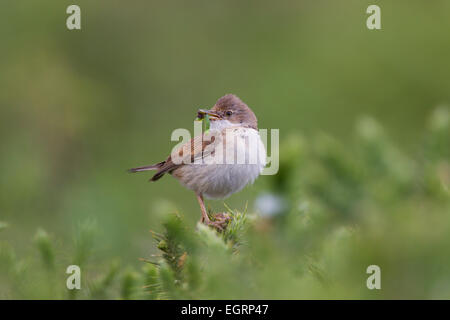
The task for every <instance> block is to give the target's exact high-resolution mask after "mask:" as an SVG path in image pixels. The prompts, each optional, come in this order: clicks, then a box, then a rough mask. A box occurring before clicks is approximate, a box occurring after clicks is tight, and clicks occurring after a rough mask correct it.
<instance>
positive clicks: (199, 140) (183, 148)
mask: <svg viewBox="0 0 450 320" xmlns="http://www.w3.org/2000/svg"><path fill="white" fill-rule="evenodd" d="M215 141H216V139H215V135H214V134H211V133H206V134H202V135H200V136H196V137H194V138H192V139H191V140H189V141H188V142H186V143H184V144H182V145H180V146H179V147H178V148H177V149H175V150H173V151H172V154H171V155H170V156H169V157H168V158H167V160H166V161H165V162H164V164H163V165H162V166H161V167H159V168H158V171H157V172H156V173H155V175H154V176H153V177H152V178H151V179H150V181H156V180H158V179H160V178H161V177H162V176H163V175H164V174H166V173H171V172H172V171H173V170H175V169H176V168H178V167H180V166H182V165H184V164H186V163H193V162H194V161H195V160H197V159H199V158H201V159H203V158H204V157H206V156H207V155H208V154H209V153H210V151H207V152H205V148H206V146H208V145H210V144H211V143H213V142H215ZM189 146H190V152H189ZM208 149H210V148H208ZM175 156H176V159H177V161H176V163H174V161H173V160H172V158H173V157H175ZM189 157H190V159H189Z"/></svg>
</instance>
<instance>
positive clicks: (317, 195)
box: [153, 109, 450, 299]
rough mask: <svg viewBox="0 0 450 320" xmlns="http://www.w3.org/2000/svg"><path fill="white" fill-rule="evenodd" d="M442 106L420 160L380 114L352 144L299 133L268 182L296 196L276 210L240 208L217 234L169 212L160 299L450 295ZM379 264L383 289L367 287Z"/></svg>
mask: <svg viewBox="0 0 450 320" xmlns="http://www.w3.org/2000/svg"><path fill="white" fill-rule="evenodd" d="M444 110H445V109H444ZM436 113H437V114H439V116H436ZM436 113H435V114H434V115H433V119H432V123H434V124H433V125H431V126H430V129H429V131H428V132H427V134H426V137H425V144H424V148H423V151H422V154H421V155H420V157H417V158H414V157H412V156H409V155H405V154H403V153H402V152H401V151H400V149H399V148H398V147H396V146H395V144H394V143H393V142H392V141H391V140H390V139H389V137H388V136H387V135H386V133H385V131H384V129H383V128H382V127H381V126H380V125H379V124H378V123H377V122H376V121H375V120H374V119H372V118H369V117H365V118H362V119H361V120H360V121H359V122H358V124H357V127H356V135H355V143H354V144H353V145H352V146H351V150H352V151H351V152H349V150H350V147H349V146H348V145H346V146H343V145H342V144H340V143H338V142H337V141H336V140H335V139H333V138H332V137H329V136H325V135H321V136H318V137H317V139H315V140H313V141H312V143H311V144H307V143H305V139H303V138H301V137H298V136H297V137H296V136H291V137H290V138H289V139H287V140H286V142H285V143H284V144H283V145H282V150H281V151H280V154H281V155H290V156H289V157H288V158H287V159H286V157H284V160H283V161H282V162H281V168H280V176H275V177H272V178H271V179H269V180H270V184H271V185H269V186H267V189H268V190H273V191H274V192H275V191H276V190H280V189H281V190H283V192H281V193H280V192H278V194H281V195H282V197H284V198H285V199H286V201H287V203H289V205H288V208H287V209H286V210H284V211H283V212H281V213H279V214H278V215H275V216H273V217H269V218H257V217H256V216H251V219H248V218H249V216H248V215H247V214H246V213H245V212H243V213H240V212H239V211H236V210H234V211H232V210H230V209H229V208H228V209H229V213H230V214H231V216H232V220H231V222H230V224H229V225H228V227H227V229H226V230H225V231H224V232H217V231H216V230H215V229H213V228H210V227H207V226H204V225H202V224H199V225H197V228H196V230H190V229H189V228H187V227H185V223H183V221H182V219H181V218H180V217H179V216H176V215H171V216H169V217H168V218H167V222H166V223H165V224H164V226H165V229H166V231H165V233H164V234H162V235H159V236H157V237H156V239H157V242H158V243H157V247H158V248H159V249H160V250H161V251H162V252H163V254H162V256H161V258H160V259H159V260H158V261H156V268H157V270H158V272H157V275H156V278H157V280H156V282H157V283H159V288H158V292H159V296H157V297H158V298H164V299H166V298H174V299H189V298H206V299H214V298H219V299H220V298H232V299H234V298H247V299H248V298H364V299H373V298H375V299H378V298H380V299H381V298H448V297H449V296H450V285H449V283H448V281H447V280H446V279H448V278H449V277H450V273H449V271H448V269H447V268H446V265H447V264H448V263H449V262H450V261H449V260H448V258H446V255H442V254H441V253H444V252H449V250H450V241H449V240H450V238H449V234H450V218H449V216H448V213H449V212H450V210H449V209H450V207H449V204H450V203H449V194H448V184H449V175H448V173H449V162H448V161H449V158H448V152H447V148H448V145H450V141H449V138H450V134H449V133H450V132H449V123H448V120H447V121H445V119H446V114H447V113H446V111H443V110H438V111H436ZM436 117H437V118H439V120H436V119H435V118H436ZM447 119H448V117H447ZM436 122H438V124H436ZM437 182H439V183H437ZM429 184H432V187H431V186H430V185H429ZM372 264H375V265H379V266H380V267H381V270H382V290H380V291H378V290H374V291H371V290H369V289H368V288H367V287H366V279H367V277H368V276H369V275H368V274H366V269H367V267H368V266H369V265H372ZM153 283H154V280H153Z"/></svg>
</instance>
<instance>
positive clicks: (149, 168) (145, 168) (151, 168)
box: [128, 161, 165, 173]
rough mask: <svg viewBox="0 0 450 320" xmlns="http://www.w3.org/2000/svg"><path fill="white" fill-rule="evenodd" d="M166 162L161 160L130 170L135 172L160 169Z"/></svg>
mask: <svg viewBox="0 0 450 320" xmlns="http://www.w3.org/2000/svg"><path fill="white" fill-rule="evenodd" d="M164 163H165V161H162V162H159V163H156V164H152V165H150V166H143V167H137V168H131V169H129V170H128V172H131V173H135V172H141V171H149V170H158V169H159V168H160V167H161V166H162V165H163V164H164Z"/></svg>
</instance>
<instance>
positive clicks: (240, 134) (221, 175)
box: [129, 94, 267, 230]
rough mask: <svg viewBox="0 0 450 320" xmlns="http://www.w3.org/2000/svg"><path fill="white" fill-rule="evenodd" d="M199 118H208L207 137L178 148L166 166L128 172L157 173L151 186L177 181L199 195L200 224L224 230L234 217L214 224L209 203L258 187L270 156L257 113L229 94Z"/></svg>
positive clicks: (217, 219)
mask: <svg viewBox="0 0 450 320" xmlns="http://www.w3.org/2000/svg"><path fill="white" fill-rule="evenodd" d="M197 114H198V117H199V118H201V119H203V118H205V117H206V116H208V117H209V121H210V128H209V130H208V131H207V132H202V133H201V134H200V135H198V136H196V137H194V138H192V139H190V140H189V141H188V142H187V143H184V144H181V145H179V146H178V147H175V148H174V149H173V150H172V152H171V154H170V155H169V156H168V157H167V159H166V160H164V161H161V162H158V163H156V164H153V165H147V166H142V167H137V168H132V169H129V172H132V173H136V172H145V171H149V170H155V171H156V172H155V174H154V175H153V176H152V177H151V179H150V180H149V181H157V180H159V179H160V178H161V177H162V176H164V175H165V174H170V175H172V176H173V177H175V178H176V179H177V180H178V181H179V182H180V183H181V184H182V185H183V186H185V187H186V188H188V189H190V190H192V191H194V193H195V195H196V198H197V201H198V203H199V205H200V210H201V219H200V222H202V223H204V224H206V225H211V226H213V227H215V228H216V229H218V230H223V229H224V228H225V227H226V225H227V224H228V221H229V219H230V217H229V216H227V215H224V214H217V215H216V216H215V218H214V219H213V220H211V219H210V217H209V216H208V213H207V211H206V207H205V202H204V198H207V199H225V198H227V197H229V196H230V195H231V194H234V193H236V192H239V191H241V190H242V189H243V188H244V187H245V186H246V185H248V184H251V183H253V182H254V181H255V179H256V178H257V177H258V176H259V175H260V174H261V173H262V171H263V169H264V167H265V165H266V158H267V154H266V150H265V147H264V144H263V142H262V140H261V137H260V135H259V131H258V123H257V118H256V116H255V114H254V112H253V111H252V110H251V109H250V107H248V106H247V104H245V103H244V102H243V101H242V100H241V99H240V98H239V97H237V96H236V95H234V94H226V95H225V96H223V97H221V98H219V99H218V100H217V102H216V103H215V104H214V106H213V107H212V108H211V109H210V110H205V109H199V110H198V112H197Z"/></svg>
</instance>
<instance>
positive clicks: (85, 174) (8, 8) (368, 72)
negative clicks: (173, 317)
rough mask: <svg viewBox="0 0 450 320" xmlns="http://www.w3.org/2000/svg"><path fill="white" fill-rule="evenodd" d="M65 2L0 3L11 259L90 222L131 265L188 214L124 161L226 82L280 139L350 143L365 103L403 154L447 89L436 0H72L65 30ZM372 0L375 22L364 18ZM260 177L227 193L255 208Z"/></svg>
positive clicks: (187, 205)
mask: <svg viewBox="0 0 450 320" xmlns="http://www.w3.org/2000/svg"><path fill="white" fill-rule="evenodd" d="M72 3H73V2H70V1H50V0H49V1H44V0H40V1H25V0H24V1H16V0H2V1H1V2H0V12H1V18H0V39H1V42H0V170H1V174H0V221H1V222H5V223H7V224H8V225H9V227H8V228H6V229H5V230H3V231H2V232H1V233H0V240H1V241H2V242H4V243H8V244H10V245H12V246H13V247H14V249H15V251H16V252H17V255H19V256H26V255H33V254H35V253H34V251H35V248H34V246H33V244H32V239H33V237H34V236H35V233H36V230H37V229H38V228H43V229H45V230H46V231H47V232H48V233H49V234H51V235H52V236H54V238H55V239H58V240H57V244H56V248H57V251H58V253H59V254H61V255H62V256H67V257H68V256H69V255H70V252H71V250H73V248H72V246H71V243H72V240H73V238H74V237H76V232H77V231H76V230H77V226H78V225H80V224H83V223H85V222H86V221H95V224H96V226H97V230H98V231H97V232H96V243H97V245H96V247H95V254H94V258H93V259H94V261H102V259H106V260H109V259H118V260H120V261H122V262H125V264H129V265H131V266H139V265H140V264H141V262H139V261H138V258H139V257H145V256H148V255H149V254H150V253H152V252H154V250H155V249H152V247H151V241H150V235H149V229H156V230H158V229H160V225H161V221H162V219H164V215H165V214H166V213H168V212H173V211H177V212H179V213H180V214H181V215H182V216H183V217H184V219H185V220H186V221H187V223H188V224H189V226H191V227H194V225H195V223H196V221H197V220H198V219H199V217H200V212H199V208H198V204H197V202H196V199H195V197H194V195H193V193H192V192H190V191H188V190H186V189H184V188H183V187H181V186H180V185H179V183H178V182H177V181H176V180H175V179H173V178H171V177H169V176H168V177H164V179H162V180H160V181H158V182H157V183H151V184H150V183H148V182H147V179H148V178H149V177H150V175H146V174H142V175H129V174H127V172H126V169H128V168H130V167H134V166H139V165H145V164H151V163H155V162H158V161H161V160H162V159H165V157H166V156H167V155H168V153H169V152H170V150H171V148H172V147H173V146H174V144H175V142H171V141H170V135H171V132H172V130H174V129H175V128H188V129H190V130H192V120H193V119H194V118H195V116H196V110H197V109H198V108H199V107H203V106H212V105H213V104H214V103H215V101H216V100H217V99H218V98H219V97H221V96H222V95H224V94H226V93H235V94H236V95H238V96H240V97H241V98H242V99H243V100H244V101H245V102H246V103H247V104H248V105H249V106H250V107H251V108H252V109H253V110H254V111H255V113H256V115H257V117H258V120H259V127H260V128H278V129H280V140H281V141H282V142H283V140H284V139H285V138H286V137H287V136H288V135H289V134H290V133H293V132H297V133H300V134H302V135H303V136H304V139H305V140H306V141H309V139H311V138H312V137H314V136H316V135H317V134H319V133H325V134H328V135H330V136H334V137H335V138H336V140H337V141H338V142H339V143H341V144H342V145H343V146H344V150H346V152H348V153H349V154H351V152H352V149H351V148H350V147H348V148H347V146H348V145H350V144H354V143H355V139H354V130H353V128H354V126H355V122H356V121H357V120H358V119H359V118H360V117H361V116H363V115H370V116H372V117H374V118H375V119H376V120H377V121H378V122H379V123H381V124H382V126H383V127H384V128H385V129H386V131H387V133H388V134H389V135H390V136H391V137H392V141H393V142H394V143H395V145H396V146H397V147H398V148H399V150H401V151H402V152H414V150H416V148H417V144H418V141H420V139H421V137H422V133H423V131H424V130H425V127H426V121H425V118H427V117H429V116H430V114H431V113H432V110H434V109H435V108H436V107H439V106H445V105H448V103H449V101H450V76H449V71H450V60H449V57H450V19H449V16H450V2H449V1H447V0H442V1H439V0H436V1H406V0H404V1H395V2H394V1H365V0H363V1H361V0H346V1H331V0H323V1H300V0H287V1H278V2H274V1H261V0H258V1H256V0H254V1H242V0H239V1H238V0H232V1H198V0H194V1H164V2H162V1H133V2H126V1H117V0H112V1H87V0H79V1H76V2H75V3H76V4H78V5H79V6H80V7H81V18H82V22H81V23H82V30H74V31H69V30H67V28H66V18H67V16H68V15H67V14H66V13H65V12H66V8H67V6H68V5H70V4H72ZM370 4H378V5H379V6H380V7H381V17H382V30H379V31H370V30H368V29H367V28H366V18H367V16H368V15H367V14H366V8H367V7H368V6H369V5H370ZM447 147H448V146H447ZM283 156H284V155H283V153H282V154H281V158H283ZM299 177H300V178H301V177H302V175H301V174H300V175H299ZM265 179H268V177H265V176H262V177H260V178H259V179H258V180H257V181H256V183H255V185H253V186H250V187H247V188H246V189H244V191H242V192H241V193H239V194H236V195H233V196H232V197H231V198H230V199H228V200H226V203H227V204H228V205H229V206H230V207H231V208H237V209H243V208H244V207H245V203H246V202H247V201H248V203H249V211H252V210H253V209H254V199H255V197H256V196H257V195H258V194H259V192H261V191H262V190H264V189H265V188H266V186H265V185H264V180H265ZM330 185H331V184H330ZM209 204H210V205H211V207H212V208H214V209H216V210H224V207H223V203H222V202H221V201H216V202H209ZM68 260H70V259H68ZM0 290H1V285H0Z"/></svg>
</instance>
